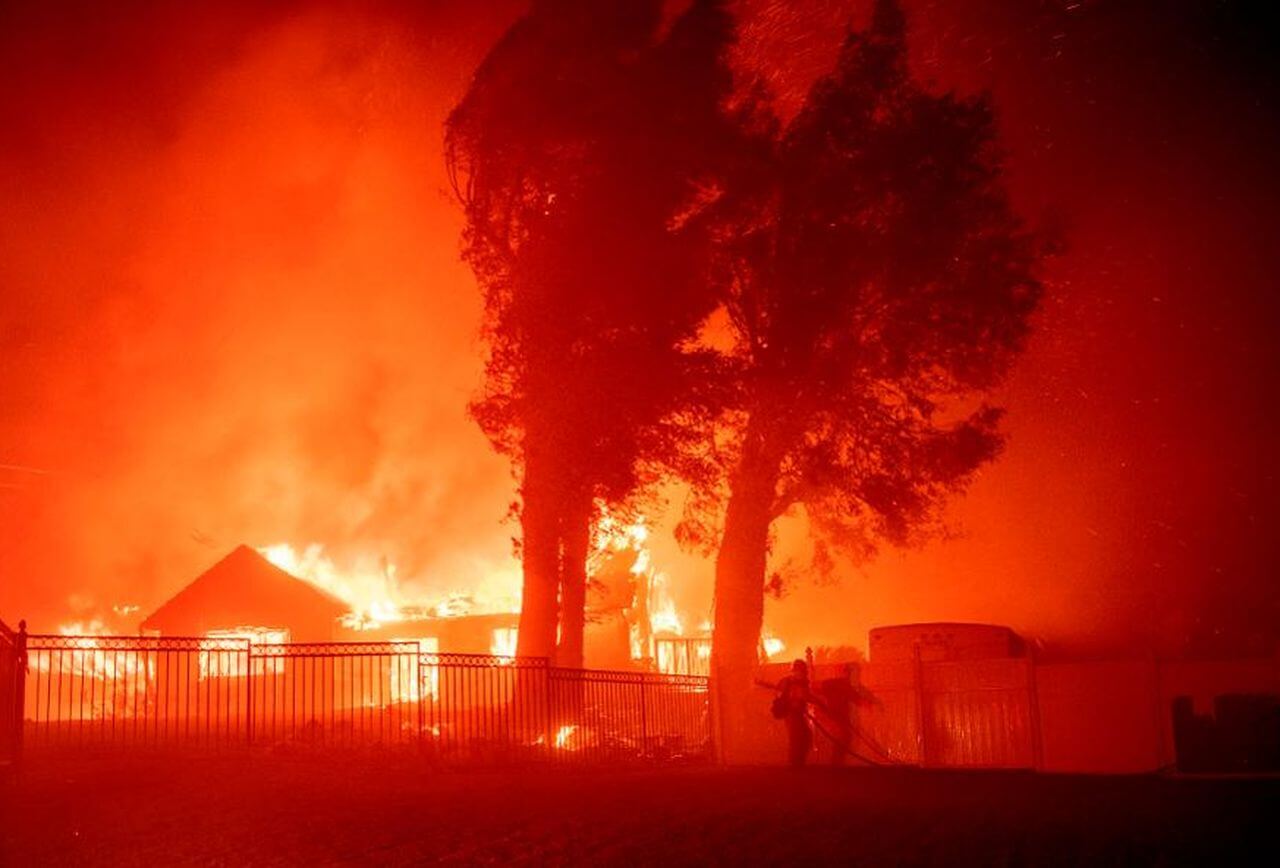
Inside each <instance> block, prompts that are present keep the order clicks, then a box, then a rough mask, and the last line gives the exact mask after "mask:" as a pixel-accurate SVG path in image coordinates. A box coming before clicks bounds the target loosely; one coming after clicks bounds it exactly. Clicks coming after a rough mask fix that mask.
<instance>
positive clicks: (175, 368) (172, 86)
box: [0, 6, 515, 625]
mask: <svg viewBox="0 0 1280 868" xmlns="http://www.w3.org/2000/svg"><path fill="white" fill-rule="evenodd" d="M148 11H149V13H150V14H148V15H140V16H139V17H138V18H137V19H135V20H134V21H132V22H124V23H122V22H120V21H117V20H114V19H113V20H110V21H107V20H102V21H93V20H90V21H88V22H81V23H80V24H79V25H77V26H68V23H67V22H65V21H59V20H56V19H53V20H48V19H36V18H32V19H27V20H24V21H22V22H19V23H20V24H22V25H24V27H23V29H22V30H20V31H19V32H18V33H17V34H14V35H13V36H12V42H11V43H9V44H6V46H5V56H6V57H8V58H10V60H11V61H12V62H13V66H14V67H16V68H17V69H18V71H19V73H20V75H19V77H18V79H17V80H16V81H11V83H10V85H9V86H8V87H7V88H6V91H5V101H4V105H5V106H6V112H5V113H6V115H10V112H12V116H13V117H15V118H17V119H18V124H17V127H18V133H19V135H17V136H15V139H14V140H13V141H12V143H11V144H9V145H8V146H6V148H5V151H4V159H5V163H6V164H7V165H6V166H5V171H4V175H5V176H6V177H7V178H8V179H9V181H8V182H7V183H6V189H5V190H4V197H3V200H2V206H0V207H2V208H3V211H4V215H3V218H0V219H2V220H3V223H4V225H5V226H6V227H8V228H7V230H6V231H5V233H4V235H3V239H2V240H0V281H2V282H3V286H4V292H5V298H6V303H5V305H4V309H3V314H2V315H0V329H2V330H3V335H4V350H3V357H2V358H3V363H4V368H3V371H4V379H5V381H6V386H5V393H6V400H5V401H4V405H3V410H0V432H2V435H0V461H2V462H3V463H5V464H8V465H11V466H12V467H13V468H15V469H12V470H8V471H6V472H4V475H3V477H0V481H3V482H4V484H5V487H4V488H3V489H0V509H2V510H3V513H0V515H2V516H3V522H4V527H3V528H2V529H0V557H2V558H3V570H4V573H5V574H6V576H7V579H6V580H5V581H4V582H3V586H2V587H3V590H2V591H0V606H2V607H3V609H4V611H5V613H6V617H9V618H12V617H14V616H17V615H23V614H25V615H28V616H31V617H34V619H35V620H37V621H41V620H45V621H47V620H48V619H54V618H61V617H65V616H66V615H67V614H68V612H69V610H73V609H80V610H85V611H86V612H87V611H92V612H93V613H95V614H97V613H99V612H103V611H107V610H109V609H110V607H111V605H113V604H115V603H118V602H133V603H141V604H142V605H143V609H144V612H145V610H146V609H148V608H150V607H152V606H154V605H156V604H157V603H158V602H160V601H162V600H163V599H164V598H165V597H167V596H168V595H169V594H172V593H173V592H175V591H176V590H178V589H179V588H180V587H182V585H183V584H185V583H186V582H187V581H189V579H190V578H191V577H192V576H193V575H194V574H195V573H196V572H198V571H199V570H200V569H202V568H203V567H205V566H206V565H208V564H209V563H211V562H212V561H213V560H215V559H216V558H218V557H220V556H221V555H222V554H223V553H225V551H227V550H229V549H230V548H232V547H233V546H234V545H236V544H237V543H239V542H242V541H243V542H248V543H250V544H254V545H262V544H267V543H273V542H278V541H294V542H297V543H299V544H302V543H308V542H321V543H323V544H324V545H325V546H326V549H327V551H328V552H329V554H330V555H331V556H332V557H333V558H334V559H335V560H336V561H338V562H341V561H342V560H343V559H344V558H348V557H349V558H355V557H367V556H368V555H369V554H371V553H372V554H376V555H377V556H379V557H385V558H386V559H388V560H389V561H390V562H393V563H395V564H396V565H397V567H398V569H399V574H400V575H401V576H404V577H406V578H407V580H408V581H410V582H418V583H421V584H422V585H423V586H424V589H425V590H428V591H432V590H434V591H436V592H438V593H443V592H447V591H449V590H453V589H458V588H466V587H469V586H473V585H475V584H478V583H479V582H480V581H481V580H483V579H486V578H488V577H491V576H492V574H494V573H502V574H503V576H504V577H510V576H511V575H512V570H513V569H514V566H515V565H514V564H513V563H512V562H511V559H510V550H511V546H510V542H509V540H508V538H507V537H508V536H509V531H508V530H507V529H505V528H504V527H502V526H501V525H500V523H499V522H500V519H501V518H502V517H503V515H504V513H505V511H506V507H507V502H508V500H509V499H510V497H511V489H510V482H509V474H508V471H507V469H506V467H505V465H504V463H503V462H502V461H501V460H499V459H497V458H496V457H494V456H492V455H491V454H490V452H489V450H488V448H487V446H486V444H485V442H484V440H483V437H482V436H481V435H480V433H479V432H478V431H477V430H476V428H475V426H474V425H472V424H471V423H470V422H469V420H467V418H466V416H465V404H466V400H467V398H468V395H469V393H470V391H471V390H472V389H473V388H474V386H475V384H476V383H477V382H478V376H479V369H480V348H479V347H478V345H477V343H476V338H475V332H476V323H477V318H478V314H479V311H478V300H477V294H476V293H475V291H474V287H473V284H472V281H471V278H470V275H469V274H468V273H467V271H466V270H465V268H464V267H463V266H462V265H461V264H460V262H459V261H458V256H457V237H458V230H459V228H460V224H459V218H458V214H457V210H458V209H457V208H456V207H455V206H454V205H453V203H452V202H451V201H450V199H449V197H448V195H447V193H446V183H445V179H444V176H443V170H442V166H441V159H440V136H441V126H442V123H443V119H444V116H445V113H446V112H447V111H448V109H449V107H450V106H451V104H452V103H453V101H454V100H455V99H456V97H457V94H458V93H460V92H461V89H462V88H463V87H464V86H465V81H466V75H467V70H468V69H469V68H470V67H471V66H472V65H474V63H475V62H477V61H478V60H479V57H480V56H481V52H482V50H483V48H484V45H485V42H484V39H485V38H486V37H478V36H477V34H475V33H472V32H471V29H472V28H477V27H479V25H478V23H477V22H476V21H467V20H458V18H459V17H460V16H462V13H460V12H458V11H457V10H456V9H455V10H451V11H449V12H448V15H446V14H445V10H443V9H439V8H437V9H436V10H435V14H434V15H432V14H428V13H421V14H423V15H424V16H425V18H426V20H417V21H410V20H406V18H405V17H404V16H398V15H379V14H371V13H363V12H362V13H357V12H356V11H354V10H350V11H347V12H343V11H341V10H335V9H331V8H327V7H323V6H317V7H299V8H297V9H294V10H292V11H291V12H290V13H288V14H280V15H276V16H273V17H266V18H264V17H262V16H260V15H252V16H251V15H250V13H249V11H248V10H242V11H241V12H240V13H239V14H240V15H241V16H243V17H241V18H238V19H234V20H231V21H226V20H221V19H219V20H218V21H202V20H199V16H196V20H190V21H183V22H179V21H169V22H158V21H157V20H156V16H158V15H161V12H162V10H148ZM204 14H205V15H208V16H212V15H213V13H211V12H206V13H204ZM231 14H233V15H234V14H235V13H231ZM210 26H216V27H217V28H218V30H219V32H220V34H221V37H220V38H219V39H218V40H216V42H217V45H216V46H209V45H208V44H207V43H206V42H205V40H206V39H208V37H207V36H206V35H203V34H204V33H207V31H203V33H202V30H203V28H207V27H210ZM480 29H482V30H484V31H488V36H487V38H490V39H491V38H495V37H496V36H497V34H498V33H499V32H500V29H501V25H500V24H499V23H495V24H491V25H487V26H485V27H483V28H480ZM85 31H87V32H85ZM100 40H105V41H107V42H109V43H110V44H109V45H107V46H106V47H99V48H96V49H94V50H93V51H91V52H90V53H89V54H87V55H86V54H85V53H83V52H84V49H85V46H86V45H92V44H97V45H99V46H101V44H102V43H101V42H100ZM175 43H176V44H175ZM32 45H34V46H37V47H29V46H32ZM442 45H443V46H447V48H446V49H441V48H440V46H442ZM64 65H65V66H64ZM175 78H177V79H178V80H177V81H175ZM104 79H105V80H104ZM20 110H25V111H20ZM17 468H30V469H37V470H39V471H41V472H40V473H31V472H27V471H26V470H20V469H17ZM46 625H47V624H46Z"/></svg>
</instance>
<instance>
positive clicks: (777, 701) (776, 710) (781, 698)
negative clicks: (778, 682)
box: [769, 693, 791, 720]
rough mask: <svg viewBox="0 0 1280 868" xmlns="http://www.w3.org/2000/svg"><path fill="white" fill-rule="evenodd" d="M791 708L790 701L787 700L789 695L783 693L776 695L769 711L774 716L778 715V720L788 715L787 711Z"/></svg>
mask: <svg viewBox="0 0 1280 868" xmlns="http://www.w3.org/2000/svg"><path fill="white" fill-rule="evenodd" d="M790 710H791V708H790V703H789V702H787V697H786V696H785V695H784V694H781V693H779V694H778V695H777V696H775V697H774V698H773V702H772V703H770V704H769V713H770V714H772V715H773V716H774V717H776V718H777V719H778V720H782V719H783V718H784V717H786V716H787V712H788V711H790Z"/></svg>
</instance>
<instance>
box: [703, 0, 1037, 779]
mask: <svg viewBox="0 0 1280 868" xmlns="http://www.w3.org/2000/svg"><path fill="white" fill-rule="evenodd" d="M759 129H762V130H764V131H765V133H766V134H767V133H768V132H769V128H768V126H767V125H763V126H761V127H759ZM775 129H776V133H775V134H774V135H773V136H772V138H771V141H770V143H769V147H768V151H767V155H766V156H765V157H764V158H763V159H762V160H761V161H760V162H759V163H758V164H757V166H756V169H755V170H754V171H753V172H752V173H750V174H749V176H748V177H749V178H750V179H751V180H750V181H749V182H748V183H747V185H746V188H745V189H743V190H742V191H740V194H738V195H735V196H734V197H733V198H734V200H735V202H736V204H737V206H738V212H737V224H736V229H735V231H732V232H730V233H727V234H726V236H725V238H726V241H725V246H724V255H725V256H726V258H727V259H728V261H729V262H730V263H731V264H732V267H733V269H734V272H735V278H734V280H733V282H732V283H731V284H730V285H729V287H730V288H729V291H728V293H727V295H726V301H725V309H726V311H727V313H728V319H729V321H730V323H731V325H732V332H733V336H734V339H735V350H734V353H733V359H734V362H735V363H736V365H737V370H738V375H737V376H738V388H737V390H736V392H735V394H736V396H737V401H736V403H735V405H734V406H733V408H732V411H731V412H730V413H729V415H728V419H729V433H730V436H729V437H728V438H727V439H728V442H729V444H730V448H728V449H727V451H726V452H725V455H726V456H727V458H726V461H725V464H724V475H723V479H722V484H723V485H724V487H725V489H727V492H728V496H727V502H725V505H724V508H723V510H722V511H719V512H716V513H715V514H708V513H706V512H698V511H695V512H694V513H692V514H690V515H688V516H687V517H686V521H685V522H684V523H683V525H682V528H681V532H682V533H683V534H684V535H685V537H686V539H692V540H695V541H696V540H702V541H707V540H718V552H717V557H716V577H715V633H714V647H713V652H712V667H713V668H712V671H713V676H714V678H715V680H716V689H717V712H718V716H719V729H720V736H721V744H722V747H723V748H724V749H725V751H726V755H727V756H729V757H730V758H732V757H733V756H734V755H735V753H736V752H737V748H738V747H739V746H741V745H742V744H743V737H744V735H745V732H746V729H745V727H746V717H745V716H744V709H745V708H746V707H747V706H748V703H749V702H750V685H751V678H752V675H753V672H754V668H755V666H756V665H757V662H758V650H757V649H758V643H759V640H760V632H761V627H762V621H763V612H764V592H765V584H766V570H767V561H768V554H769V547H770V546H769V540H770V529H771V526H772V524H773V522H774V521H775V520H776V519H777V518H778V517H780V516H781V515H783V514H784V513H787V512H789V511H796V510H802V511H803V512H804V514H805V515H806V516H807V518H808V521H809V525H810V528H811V530H812V532H813V535H814V538H815V551H816V553H817V556H816V558H815V560H816V561H817V562H818V563H819V564H820V565H821V564H827V565H829V564H830V562H831V558H832V557H833V553H842V554H844V555H847V556H851V557H854V558H865V557H869V556H870V555H872V554H873V553H874V552H875V551H876V548H877V546H878V545H880V544H881V543H883V542H888V543H891V544H906V543H909V542H911V541H913V540H917V539H920V538H922V537H923V536H925V535H927V534H928V533H929V531H930V530H931V529H932V528H933V527H935V526H936V522H937V519H938V515H939V509H940V508H941V506H942V505H943V503H944V502H945V501H946V499H947V497H948V496H950V495H952V494H954V493H956V492H958V491H960V490H962V489H963V488H964V486H965V485H966V484H967V482H968V481H969V480H970V479H971V478H972V476H973V473H974V471H975V470H976V469H977V468H978V467H980V466H981V465H982V464H983V463H984V462H987V461H990V460H991V459H992V458H993V457H994V456H995V455H996V454H997V452H998V450H999V448H1000V445H1001V438H1000V435H999V433H998V430H997V423H998V422H999V419H1000V411H999V410H997V409H994V408H992V407H989V406H986V405H985V404H977V403H975V401H974V399H975V396H977V397H980V396H981V395H982V394H983V393H984V392H985V391H986V390H989V389H990V388H991V387H992V386H993V385H995V384H996V383H997V382H998V381H999V380H1000V378H1001V376H1002V375H1003V373H1004V372H1005V371H1006V370H1007V368H1008V366H1009V364H1010V362H1011V360H1012V358H1013V357H1014V355H1015V353H1016V352H1017V350H1018V349H1019V348H1020V346H1021V344H1022V342H1023V339H1024V336H1025V334H1026V332H1027V328H1028V318H1029V316H1030V314H1031V313H1032V311H1033V309H1034V308H1035V306H1036V304H1037V300H1038V298H1039V295H1040V285H1039V283H1038V282H1037V280H1036V278H1035V276H1034V267H1035V261H1036V258H1037V251H1036V244H1035V240H1034V239H1033V238H1032V236H1031V235H1030V234H1029V233H1027V232H1026V231H1025V230H1024V229H1023V227H1022V225H1021V224H1020V222H1019V221H1018V219H1017V218H1016V216H1015V215H1014V213H1013V211H1012V209H1011V207H1010V205H1009V202H1008V200H1007V197H1006V195H1005V194H1004V192H1003V189H1002V186H1001V168H1000V159H999V154H998V152H997V150H996V148H995V144H994V143H995V136H994V121H993V115H992V110H991V107H990V105H989V104H988V103H987V102H986V101H985V100H983V99H961V98H958V97H956V96H953V95H936V94H931V93H929V92H927V91H925V90H924V89H923V88H922V87H920V86H919V85H918V84H917V83H915V82H913V81H912V80H911V78H910V76H909V74H908V71H907V66H906V35H905V21H904V17H903V14H902V12H901V9H900V8H899V5H898V3H896V2H893V0H878V2H877V3H876V5H875V8H874V12H873V16H872V22H871V24H870V26H869V28H868V29H867V30H866V31H865V32H861V33H851V34H850V35H849V37H848V38H847V40H846V42H845V44H844V46H843V48H842V50H841V52H840V55H839V59H838V61H837V64H836V67H835V69H834V70H833V72H831V73H830V74H829V75H828V76H826V77H825V78H823V79H822V80H820V81H819V82H818V83H817V84H816V85H815V86H814V87H813V88H812V90H811V91H810V93H809V94H808V97H807V99H806V102H805V104H804V106H803V107H802V109H801V111H800V112H799V113H798V115H797V116H796V117H795V118H794V119H793V120H792V121H791V122H790V123H789V124H787V125H786V126H785V128H777V127H775ZM962 408H965V409H962ZM706 495H707V493H706V492H703V497H702V498H701V499H695V501H694V502H695V503H698V504H703V505H705V504H706V503H707V502H715V498H714V497H710V498H708V497H707V496H706Z"/></svg>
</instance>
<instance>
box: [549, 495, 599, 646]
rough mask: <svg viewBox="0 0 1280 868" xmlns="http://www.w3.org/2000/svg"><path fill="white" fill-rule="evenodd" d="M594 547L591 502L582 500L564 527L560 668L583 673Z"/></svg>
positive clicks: (565, 519)
mask: <svg viewBox="0 0 1280 868" xmlns="http://www.w3.org/2000/svg"><path fill="white" fill-rule="evenodd" d="M590 546H591V499H590V498H578V500H577V502H576V503H575V504H574V505H573V507H572V508H570V509H568V510H566V511H565V512H564V514H563V515H562V516H561V524H560V642H559V647H558V648H557V650H556V665H557V666H563V667H565V668H566V669H581V668H582V663H583V659H582V655H583V633H584V632H585V629H586V606H587V552H588V549H589V548H590Z"/></svg>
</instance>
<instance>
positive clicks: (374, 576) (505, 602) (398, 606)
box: [258, 543, 521, 630]
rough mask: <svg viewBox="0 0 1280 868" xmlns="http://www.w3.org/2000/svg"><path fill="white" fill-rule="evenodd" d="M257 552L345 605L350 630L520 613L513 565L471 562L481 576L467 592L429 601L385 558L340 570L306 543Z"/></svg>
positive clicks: (320, 549)
mask: <svg viewBox="0 0 1280 868" xmlns="http://www.w3.org/2000/svg"><path fill="white" fill-rule="evenodd" d="M258 552H259V553H260V554H261V555H262V556H263V557H265V558H266V559H267V560H268V561H270V562H271V563H272V564H275V565H276V566H277V567H279V568H280V569H282V570H284V571H285V572H286V573H289V574H290V575H293V576H297V577H298V578H300V579H302V580H304V581H306V582H309V583H310V584H312V585H314V586H316V587H317V588H319V589H320V590H322V591H325V592H326V593H329V594H332V595H333V596H335V597H337V598H338V599H339V600H342V601H343V602H344V603H346V604H347V605H348V606H349V607H350V611H349V612H348V613H347V614H346V615H345V616H343V618H342V619H341V623H342V625H343V626H344V627H347V628H348V629H352V630H372V629H376V628H378V627H382V626H384V625H387V624H397V623H401V622H404V621H420V620H426V619H429V618H432V617H435V618H457V617H462V616H464V615H471V614H494V613H507V612H515V613H518V612H519V611H520V584H521V573H520V570H519V567H518V566H517V565H511V564H504V565H503V566H501V567H500V568H495V567H494V565H492V564H489V563H481V562H477V563H476V573H477V574H478V575H479V576H480V578H479V580H478V582H476V584H475V586H474V587H473V588H472V589H471V590H470V591H469V592H466V593H463V592H452V593H448V594H446V595H445V596H444V597H443V598H436V599H431V598H429V597H425V596H423V595H421V594H414V593H411V592H409V591H408V590H407V589H406V588H405V587H404V585H403V584H402V583H401V581H400V576H399V573H398V571H397V568H396V565H395V564H394V563H392V562H390V561H389V560H387V559H386V558H382V557H374V556H369V555H366V556H361V557H358V558H356V559H355V560H354V561H353V562H352V563H351V564H350V565H349V566H345V567H339V566H338V565H337V564H335V563H334V561H333V559H332V558H330V557H329V556H328V555H326V554H325V549H324V546H322V545H320V544H319V543H311V544H309V545H307V546H305V547H304V548H302V549H301V551H299V550H298V549H296V548H294V547H293V546H292V545H290V544H289V543H275V544H273V545H268V546H263V547H261V548H259V549H258Z"/></svg>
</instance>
